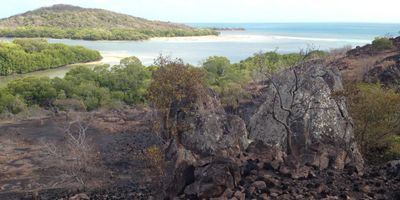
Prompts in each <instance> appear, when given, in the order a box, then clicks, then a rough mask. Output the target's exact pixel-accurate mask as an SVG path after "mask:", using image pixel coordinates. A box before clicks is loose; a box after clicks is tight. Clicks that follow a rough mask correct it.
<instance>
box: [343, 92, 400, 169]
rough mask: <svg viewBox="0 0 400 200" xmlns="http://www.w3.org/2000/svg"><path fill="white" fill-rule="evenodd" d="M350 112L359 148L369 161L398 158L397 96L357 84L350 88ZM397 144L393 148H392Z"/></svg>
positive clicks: (399, 123)
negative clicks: (391, 156)
mask: <svg viewBox="0 0 400 200" xmlns="http://www.w3.org/2000/svg"><path fill="white" fill-rule="evenodd" d="M350 91H351V92H350V94H351V95H350V100H351V101H350V111H351V114H352V117H353V119H354V123H355V135H356V139H357V142H358V144H359V145H360V149H361V151H362V153H363V154H364V156H365V157H366V158H367V160H369V161H370V162H380V161H382V160H385V159H388V155H390V154H391V155H393V153H395V154H397V156H400V151H397V152H393V151H392V152H391V149H392V150H393V149H398V145H399V143H398V139H397V138H398V136H400V95H399V94H398V93H396V92H395V91H393V90H390V89H385V88H382V87H381V86H380V85H378V84H360V85H358V86H356V88H352V89H350ZM396 145H397V147H396Z"/></svg>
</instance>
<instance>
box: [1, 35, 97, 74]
mask: <svg viewBox="0 0 400 200" xmlns="http://www.w3.org/2000/svg"><path fill="white" fill-rule="evenodd" d="M99 59H101V55H100V53H99V52H98V51H94V50H90V49H87V48H84V47H81V46H68V45H65V44H50V43H48V42H47V41H46V40H43V39H16V40H14V41H13V42H12V43H9V42H1V43H0V76H6V75H11V74H24V73H28V72H33V71H38V70H44V69H51V68H56V67H61V66H65V65H68V64H74V63H83V62H90V61H95V60H99Z"/></svg>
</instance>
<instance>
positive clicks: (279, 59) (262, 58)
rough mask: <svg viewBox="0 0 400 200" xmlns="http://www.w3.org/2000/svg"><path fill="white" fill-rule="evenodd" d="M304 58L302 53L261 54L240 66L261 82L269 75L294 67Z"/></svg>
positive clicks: (255, 55)
mask: <svg viewBox="0 0 400 200" xmlns="http://www.w3.org/2000/svg"><path fill="white" fill-rule="evenodd" d="M303 58H304V55H302V54H300V53H291V54H278V53H276V52H259V53H256V54H254V55H253V57H250V58H247V59H245V60H243V61H241V62H240V65H241V68H244V69H247V70H248V71H251V72H252V77H253V79H254V80H260V79H264V78H265V76H266V75H268V74H271V73H273V72H276V71H278V70H282V69H285V68H289V67H292V66H294V65H295V64H297V63H298V62H300V61H301V60H302V59H303Z"/></svg>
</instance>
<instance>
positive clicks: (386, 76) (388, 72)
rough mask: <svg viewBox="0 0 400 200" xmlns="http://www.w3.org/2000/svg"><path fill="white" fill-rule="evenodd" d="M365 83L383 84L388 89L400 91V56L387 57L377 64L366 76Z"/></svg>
mask: <svg viewBox="0 0 400 200" xmlns="http://www.w3.org/2000/svg"><path fill="white" fill-rule="evenodd" d="M364 82H367V83H381V84H384V85H385V86H386V87H389V88H393V89H396V90H400V54H397V55H394V56H390V57H387V58H385V59H384V60H382V61H380V62H379V63H376V64H375V66H374V67H373V68H372V69H371V70H369V71H368V72H367V73H366V74H365V75H364Z"/></svg>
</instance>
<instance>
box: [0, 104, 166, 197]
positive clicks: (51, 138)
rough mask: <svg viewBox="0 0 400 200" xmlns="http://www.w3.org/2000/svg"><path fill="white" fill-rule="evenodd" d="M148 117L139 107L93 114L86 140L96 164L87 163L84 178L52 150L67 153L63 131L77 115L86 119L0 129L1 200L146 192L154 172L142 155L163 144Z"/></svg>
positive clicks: (60, 118)
mask: <svg viewBox="0 0 400 200" xmlns="http://www.w3.org/2000/svg"><path fill="white" fill-rule="evenodd" d="M148 113H151V112H149V111H148V110H146V109H143V108H135V109H129V110H125V111H123V112H122V111H119V112H108V113H95V114H90V115H91V116H90V120H88V121H85V122H84V123H90V126H89V128H88V130H87V136H88V143H90V145H91V147H93V148H92V149H93V151H91V152H90V153H91V154H93V155H94V156H93V158H95V159H92V160H89V162H88V164H87V165H88V166H87V168H85V170H86V171H83V172H82V173H75V172H74V170H78V169H77V168H73V167H74V165H70V163H74V161H73V160H68V159H66V157H65V154H62V155H61V156H60V157H57V156H55V155H54V154H53V153H52V151H51V149H52V148H50V147H53V148H54V149H57V151H59V152H62V151H61V150H63V151H66V150H65V149H66V144H67V142H66V141H67V137H66V133H65V132H64V130H65V129H66V128H65V127H67V124H68V122H70V121H72V120H74V119H75V118H76V116H85V115H88V114H82V113H74V114H69V116H70V117H69V120H66V116H65V114H60V115H59V116H52V117H49V118H45V119H35V120H27V121H21V122H19V123H12V124H0V199H23V198H26V199H32V196H35V195H36V193H39V194H43V195H40V196H42V197H41V199H55V198H57V199H58V198H59V197H62V196H68V195H69V194H73V193H75V194H76V193H77V192H79V191H82V190H93V191H95V190H98V191H99V192H98V193H99V194H100V193H101V191H103V190H104V188H113V189H110V190H118V187H122V188H132V191H130V193H132V192H133V191H136V190H141V189H140V188H142V189H143V190H145V188H143V187H142V186H143V185H146V184H148V183H149V182H152V181H153V180H152V179H154V178H153V176H154V172H153V171H152V170H151V169H150V168H149V167H148V164H147V163H146V159H144V158H143V151H145V150H146V148H148V147H150V146H152V145H157V144H159V142H160V141H159V139H157V137H155V134H153V133H152V130H151V128H150V127H152V126H151V124H152V121H151V120H149V117H148V115H147V114H148ZM83 118H84V117H82V119H83ZM87 118H89V117H88V116H85V120H86V119H87ZM82 121H84V120H82ZM89 121H90V122H89ZM67 155H69V154H67ZM91 158H92V157H91ZM66 166H70V168H67V167H66ZM100 188H101V189H100ZM125 190H127V189H125ZM127 191H128V190H127ZM131 195H136V193H135V194H133V193H132V194H131Z"/></svg>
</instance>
